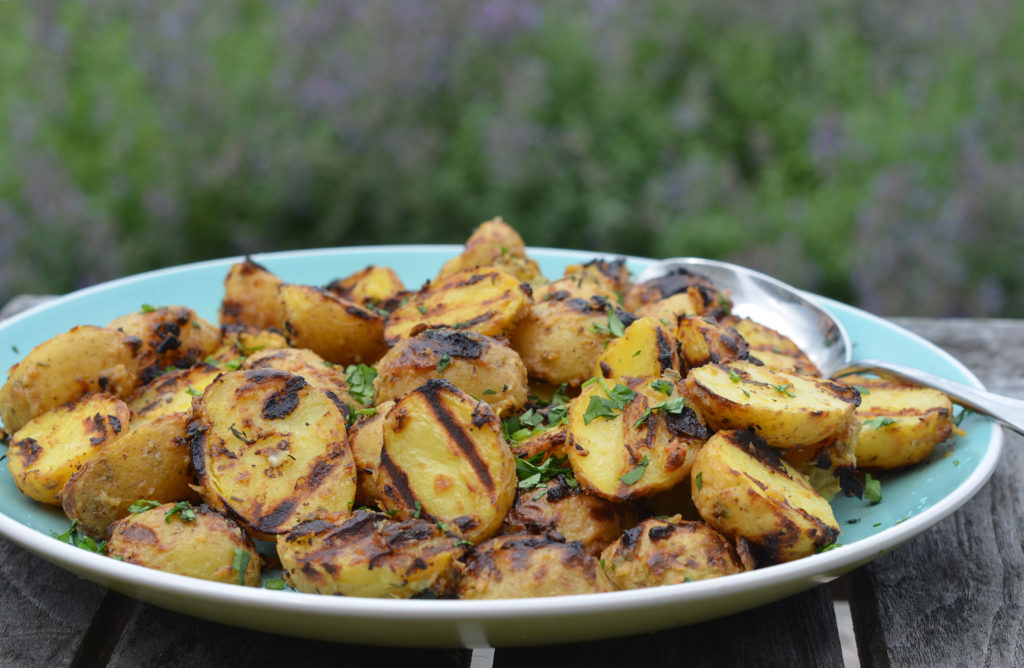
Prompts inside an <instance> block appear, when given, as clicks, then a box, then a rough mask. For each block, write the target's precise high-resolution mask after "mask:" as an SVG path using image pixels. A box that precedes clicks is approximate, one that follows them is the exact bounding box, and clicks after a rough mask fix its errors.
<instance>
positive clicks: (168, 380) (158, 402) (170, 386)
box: [128, 362, 221, 429]
mask: <svg viewBox="0 0 1024 668" xmlns="http://www.w3.org/2000/svg"><path fill="white" fill-rule="evenodd" d="M220 373H221V370H220V369H219V368H217V367H216V366H213V365H212V364H206V363H205V362H204V363H201V364H197V365H195V366H193V367H190V368H188V369H178V370H177V371H171V372H169V373H165V374H163V375H162V376H158V377H157V378H156V379H154V380H152V381H150V382H149V384H147V385H143V386H142V387H140V388H139V389H137V390H135V392H133V393H132V395H131V396H130V397H129V398H128V407H129V408H131V409H132V424H131V425H130V428H131V429H134V428H135V424H136V423H141V422H145V421H148V420H153V419H156V418H158V417H161V416H163V415H170V414H171V413H187V412H189V411H191V410H192V400H193V399H194V398H196V397H198V396H202V394H203V390H205V389H206V386H207V385H209V384H210V383H212V382H213V379H214V378H216V377H217V376H218V375H220Z"/></svg>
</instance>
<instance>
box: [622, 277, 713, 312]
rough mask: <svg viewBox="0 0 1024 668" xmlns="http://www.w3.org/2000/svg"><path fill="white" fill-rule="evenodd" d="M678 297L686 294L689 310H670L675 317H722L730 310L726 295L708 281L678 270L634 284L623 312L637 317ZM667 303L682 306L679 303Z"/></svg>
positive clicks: (687, 308)
mask: <svg viewBox="0 0 1024 668" xmlns="http://www.w3.org/2000/svg"><path fill="white" fill-rule="evenodd" d="M691 288H693V289H694V290H691ZM681 294H688V297H687V299H688V301H689V303H690V306H689V307H684V309H683V310H678V309H676V308H673V311H674V312H675V313H677V314H678V315H684V314H685V315H712V316H717V315H720V314H724V312H727V311H728V310H729V308H730V307H731V303H730V301H729V296H728V294H726V293H724V292H721V291H719V289H718V288H717V287H716V286H715V284H714V283H712V282H711V280H710V279H709V278H707V277H706V276H701V275H700V274H694V273H692V272H689V271H686V270H685V269H682V268H680V269H678V270H676V271H673V272H670V273H668V274H666V275H664V276H661V277H660V278H656V279H654V280H651V281H644V282H643V283H634V284H633V287H632V288H630V290H629V292H627V293H626V309H628V310H630V311H632V312H634V313H638V314H639V312H640V310H642V307H643V306H644V305H646V304H653V303H655V302H658V301H661V300H663V299H667V298H669V297H673V296H675V295H681ZM670 303H677V304H679V305H680V306H682V302H670ZM691 308H692V310H690V309H691ZM645 315H646V314H645Z"/></svg>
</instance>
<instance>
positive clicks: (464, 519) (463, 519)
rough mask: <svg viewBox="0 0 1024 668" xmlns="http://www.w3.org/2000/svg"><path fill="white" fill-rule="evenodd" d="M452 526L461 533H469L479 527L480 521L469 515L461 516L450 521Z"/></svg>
mask: <svg viewBox="0 0 1024 668" xmlns="http://www.w3.org/2000/svg"><path fill="white" fill-rule="evenodd" d="M452 524H454V525H455V526H457V527H458V528H459V529H460V530H461V531H471V530H472V529H475V528H477V527H478V526H480V520H478V519H477V518H476V517H471V516H469V515H462V516H460V517H456V518H455V519H454V520H452Z"/></svg>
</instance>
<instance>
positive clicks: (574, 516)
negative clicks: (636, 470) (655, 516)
mask: <svg viewBox="0 0 1024 668" xmlns="http://www.w3.org/2000/svg"><path fill="white" fill-rule="evenodd" d="M639 519H640V518H639V513H638V511H637V508H636V506H635V505H633V504H631V503H620V502H617V501H609V500H607V499H602V498H601V497H599V496H596V495H594V494H591V493H589V492H587V491H585V490H584V489H583V488H582V487H580V486H579V484H576V485H574V486H570V485H569V484H567V482H566V480H565V478H564V477H563V476H558V477H556V478H553V479H551V480H549V481H547V482H546V483H545V484H544V486H543V487H541V488H540V489H521V490H519V494H518V495H517V496H516V502H515V505H513V506H512V510H510V511H509V513H508V515H507V516H506V517H505V522H504V524H502V527H501V532H502V533H506V534H509V533H532V534H547V533H549V532H551V531H556V532H558V534H559V535H561V536H564V537H565V539H566V540H575V541H579V542H580V543H581V544H582V545H583V547H584V549H585V550H586V551H587V552H588V553H590V554H592V555H594V556H598V555H599V554H600V553H601V550H603V549H604V548H605V547H606V546H607V545H608V544H609V543H611V542H612V541H613V540H615V539H616V538H617V537H618V536H619V534H621V533H622V532H623V531H624V530H625V529H627V528H629V527H631V526H633V525H634V524H636V522H637V521H638V520H639Z"/></svg>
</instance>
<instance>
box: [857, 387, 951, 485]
mask: <svg viewBox="0 0 1024 668" xmlns="http://www.w3.org/2000/svg"><path fill="white" fill-rule="evenodd" d="M842 380H843V381H844V382H847V383H850V384H852V385H855V386H856V388H857V389H858V391H859V392H860V395H861V404H860V406H859V407H858V408H857V411H856V418H857V421H858V422H859V423H860V434H859V436H858V438H857V450H856V452H857V465H858V466H860V467H862V468H878V469H890V470H895V469H902V468H906V467H908V466H913V465H914V464H916V463H918V462H920V461H922V460H923V459H925V458H926V457H928V455H930V454H931V453H932V450H934V449H935V446H936V445H938V444H939V443H942V442H943V441H945V440H946V439H947V438H949V437H950V436H951V435H952V433H953V431H954V427H953V422H952V416H953V404H952V402H950V400H949V397H947V396H946V395H944V394H943V393H941V392H939V391H938V390H932V389H928V388H924V387H917V386H914V385H909V384H906V383H900V382H896V381H889V380H882V379H880V378H868V377H865V376H847V377H845V378H843V379H842Z"/></svg>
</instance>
